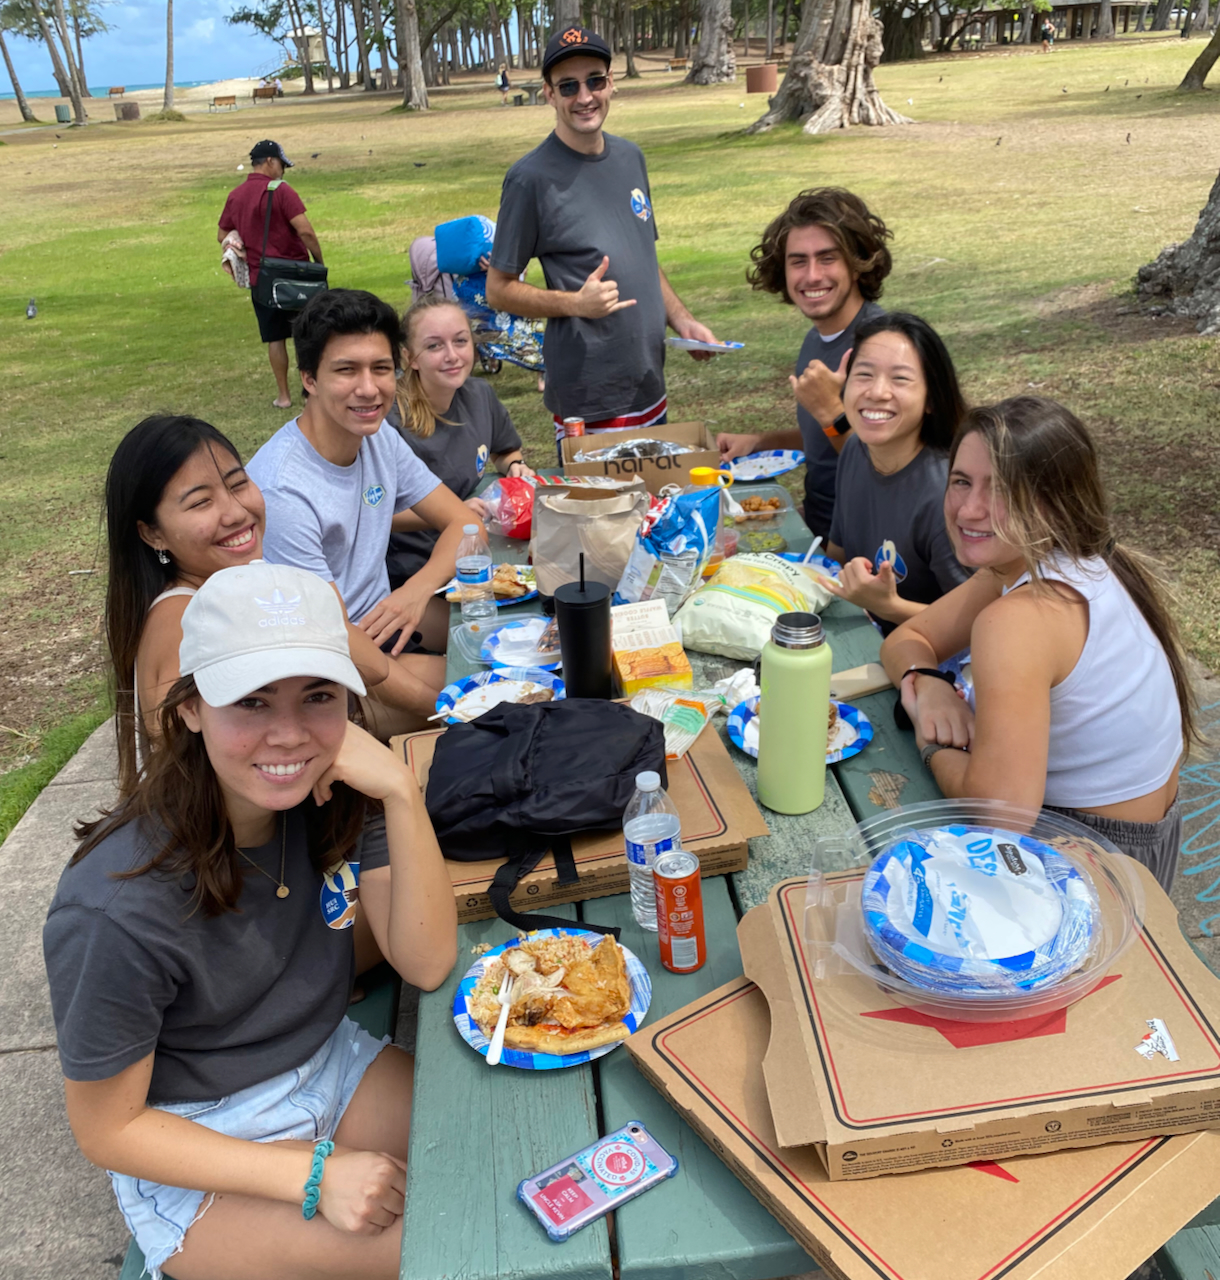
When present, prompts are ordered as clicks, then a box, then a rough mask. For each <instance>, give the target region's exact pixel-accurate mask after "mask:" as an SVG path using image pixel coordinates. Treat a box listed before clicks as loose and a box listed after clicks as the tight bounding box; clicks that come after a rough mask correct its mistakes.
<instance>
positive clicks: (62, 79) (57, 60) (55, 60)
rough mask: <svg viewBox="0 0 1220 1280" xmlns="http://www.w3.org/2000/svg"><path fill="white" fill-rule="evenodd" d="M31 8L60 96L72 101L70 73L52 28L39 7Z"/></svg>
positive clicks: (33, 6)
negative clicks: (45, 47) (48, 55)
mask: <svg viewBox="0 0 1220 1280" xmlns="http://www.w3.org/2000/svg"><path fill="white" fill-rule="evenodd" d="M31 8H32V9H33V11H34V17H35V19H36V20H37V22H38V29H39V30H40V31H41V32H42V40H43V43H44V44H45V45H46V46H47V52H48V53H49V54H50V55H51V69H52V71H53V72H54V75H55V83H56V85H58V87H59V96H60V97H61V98H69V99H70V98H71V97H72V88H73V86H72V82H71V80H69V79H68V73H67V71H66V70H65V69H64V62H63V59H62V58H61V57H60V56H59V46H58V45H57V44H56V43H55V37H54V36H53V35H51V28H50V27H49V26H48V25H47V19H46V15H45V14H44V13H43V12H42V8H41V7H40V6H39V5H32V6H31ZM74 105H75V104H74Z"/></svg>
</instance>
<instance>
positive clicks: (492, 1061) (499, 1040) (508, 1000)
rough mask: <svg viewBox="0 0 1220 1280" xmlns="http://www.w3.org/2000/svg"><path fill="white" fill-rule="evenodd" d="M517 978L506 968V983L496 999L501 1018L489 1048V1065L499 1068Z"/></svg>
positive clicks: (503, 983) (501, 984) (502, 985)
mask: <svg viewBox="0 0 1220 1280" xmlns="http://www.w3.org/2000/svg"><path fill="white" fill-rule="evenodd" d="M515 982H516V978H515V977H514V976H513V975H512V974H511V973H510V972H508V969H507V967H506V968H505V974H504V981H503V982H501V983H500V993H499V995H498V996H496V999H497V1000H499V1002H500V1016H499V1018H498V1019H497V1020H496V1029H495V1031H494V1032H492V1036H491V1044H490V1045H489V1046H488V1048H487V1065H488V1066H489V1067H498V1066H499V1065H500V1058H501V1055H502V1054H503V1053H504V1032H505V1030H506V1029H507V1027H508V1010H509V1007H510V1006H511V1004H512V1002H513V985H514V983H515Z"/></svg>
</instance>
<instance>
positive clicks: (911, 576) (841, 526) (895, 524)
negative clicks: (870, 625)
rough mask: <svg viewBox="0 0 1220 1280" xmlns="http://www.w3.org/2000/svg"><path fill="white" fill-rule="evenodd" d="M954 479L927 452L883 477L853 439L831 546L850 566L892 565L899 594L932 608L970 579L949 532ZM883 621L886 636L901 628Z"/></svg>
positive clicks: (939, 457) (844, 458)
mask: <svg viewBox="0 0 1220 1280" xmlns="http://www.w3.org/2000/svg"><path fill="white" fill-rule="evenodd" d="M948 479H949V459H948V458H947V457H946V456H945V454H943V453H940V452H938V451H937V450H935V449H929V448H928V447H927V446H926V445H925V446H924V447H923V448H922V449H920V451H919V452H918V453H917V454H916V455H915V457H914V458H912V459H911V461H910V462H908V463H907V465H906V466H905V467H903V468H902V470H901V471H896V472H894V474H893V475H888V476H884V475H882V474H881V473H880V472H879V471H877V470H875V469H874V467H873V464H872V460H871V459H870V458H869V456H868V449H866V448H865V446H864V443H863V442H862V441H861V440H859V439H858V438H857V437H856V436H854V435H853V436H849V437H848V440H847V443H846V444H845V445H844V446H843V452H842V453H841V454H840V455H839V484H838V493H837V494H836V497H835V511H834V519H833V520H832V521H831V526H830V541H831V542H833V543H835V544H836V545H837V546H840V547H842V548H843V554H844V558H845V559H847V560H851V559H853V558H854V557H855V556H863V557H864V558H865V559H866V560H871V561H872V564H873V569H874V570H875V571H876V570H879V569H880V567H881V562H882V560H892V561H893V564H894V576H895V577H896V578H897V579H898V594H899V595H900V596H901V597H902V598H903V599H904V600H913V601H915V602H916V603H918V604H932V603H933V602H934V601H936V600H939V599H940V598H941V596H943V595H945V594H946V593H948V592H950V591H952V590H953V588H954V587H956V586H959V585H960V584H961V583H963V582H965V581H966V579H967V578H968V577H969V576H970V571H969V570H968V569H966V568H965V567H964V566H963V565H961V564H960V563H959V562H958V559H957V557H956V556H955V555H954V554H953V544H952V542H950V540H949V531H948V529H946V527H945V511H944V503H945V485H946V483H947V482H948ZM876 621H877V625H878V627H879V628H880V629H881V634H882V635H889V633H890V632H891V631H893V630H894V627H895V625H896V624H895V623H893V622H885V621H882V620H881V619H880V618H878V619H877V620H876Z"/></svg>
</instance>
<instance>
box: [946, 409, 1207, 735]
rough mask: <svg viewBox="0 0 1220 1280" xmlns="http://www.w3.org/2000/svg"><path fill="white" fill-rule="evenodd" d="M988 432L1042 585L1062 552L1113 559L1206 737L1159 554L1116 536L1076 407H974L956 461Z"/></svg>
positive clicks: (1033, 576) (1185, 727)
mask: <svg viewBox="0 0 1220 1280" xmlns="http://www.w3.org/2000/svg"><path fill="white" fill-rule="evenodd" d="M972 434H975V435H978V436H980V437H981V438H982V440H983V443H984V445H985V446H986V448H987V453H988V456H989V457H990V459H991V473H992V488H993V493H994V494H995V496H996V497H997V498H999V499H1000V500H1001V501H1002V502H1003V503H1004V505H1005V507H1006V509H1007V517H1006V520H1005V528H1004V538H1005V540H1006V541H1007V542H1010V543H1011V544H1012V545H1013V546H1014V547H1016V548H1017V549H1018V550H1020V552H1021V555H1022V558H1023V559H1024V561H1025V568H1026V570H1027V571H1028V573H1029V577H1030V583H1031V586H1033V587H1034V588H1035V589H1037V588H1038V587H1039V585H1040V584H1043V583H1044V582H1045V579H1044V578H1043V576H1042V566H1043V564H1045V562H1046V561H1047V560H1048V559H1049V558H1050V556H1051V555H1052V554H1054V553H1055V552H1059V553H1060V554H1062V555H1064V556H1066V557H1067V558H1068V559H1069V560H1071V561H1072V563H1073V564H1075V565H1082V564H1083V563H1084V561H1086V560H1104V561H1105V562H1106V564H1107V565H1109V567H1110V568H1111V569H1112V570H1113V571H1114V575H1115V577H1117V578H1118V580H1119V582H1121V583H1122V585H1123V587H1124V589H1125V590H1126V592H1127V594H1128V595H1129V596H1130V597H1131V599H1132V601H1133V602H1134V603H1135V607H1136V608H1137V609H1138V610H1139V611H1140V613H1141V614H1142V615H1143V618H1144V621H1145V622H1147V624H1148V626H1149V628H1150V629H1151V631H1152V634H1153V635H1154V636H1155V637H1156V638H1157V640H1158V641H1159V643H1160V645H1161V648H1162V649H1164V651H1165V657H1166V658H1167V659H1168V660H1169V668H1170V670H1171V671H1172V673H1173V684H1174V689H1175V690H1176V692H1177V696H1178V707H1179V708H1180V710H1181V716H1182V737H1183V739H1184V740H1185V742H1186V744H1187V745H1188V746H1189V745H1190V744H1191V743H1198V742H1202V737H1201V735H1200V733H1199V729H1198V725H1197V722H1196V719H1195V699H1194V694H1193V692H1192V690H1191V685H1190V677H1189V674H1188V672H1187V669H1186V656H1185V651H1184V649H1183V647H1182V639H1181V636H1180V634H1179V632H1178V626H1177V623H1176V622H1175V621H1174V618H1173V614H1172V612H1171V611H1170V605H1169V600H1168V598H1167V596H1166V593H1165V591H1164V589H1163V588H1162V587H1161V585H1160V582H1159V580H1158V576H1157V574H1156V572H1155V570H1154V568H1153V567H1152V565H1151V563H1150V562H1149V561H1148V560H1146V559H1145V558H1144V557H1143V556H1141V555H1139V554H1137V553H1136V552H1134V551H1132V550H1131V549H1130V548H1129V547H1124V546H1121V545H1120V544H1119V543H1118V542H1117V541H1116V539H1115V537H1114V533H1113V530H1112V524H1111V518H1110V504H1109V501H1108V499H1107V497H1106V491H1105V487H1104V485H1103V484H1102V481H1101V469H1100V467H1099V466H1098V463H1097V449H1096V447H1095V445H1094V444H1093V440H1092V438H1091V437H1090V435H1089V433H1088V431H1087V430H1086V429H1085V427H1084V424H1083V423H1082V422H1081V421H1080V419H1079V418H1077V417H1076V415H1075V414H1074V413H1072V412H1071V411H1070V410H1068V409H1065V408H1064V407H1063V405H1061V404H1059V403H1057V402H1056V401H1054V400H1048V399H1046V398H1044V397H1042V396H1014V397H1013V398H1012V399H1010V400H1003V401H1001V402H1000V403H999V404H995V405H990V406H984V407H980V408H977V409H971V410H970V411H969V412H968V413H967V414H966V416H965V418H964V419H963V420H962V425H961V429H960V430H959V431H958V433H957V437H956V438H955V439H954V441H953V447H952V449H951V450H950V452H949V469H950V471H952V469H953V463H954V460H955V459H956V457H957V451H958V449H959V448H960V447H961V443H962V441H963V440H964V439H965V438H966V437H967V436H968V435H972Z"/></svg>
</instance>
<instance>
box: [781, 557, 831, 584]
mask: <svg viewBox="0 0 1220 1280" xmlns="http://www.w3.org/2000/svg"><path fill="white" fill-rule="evenodd" d="M779 558H780V559H781V560H787V561H788V563H789V564H807V565H809V566H810V568H813V569H821V571H822V572H823V573H828V574H830V576H831V577H832V578H837V577H838V576H839V574H841V573H842V572H843V566H842V565H841V564H840V563H839V562H838V561H837V560H832V559H831V558H830V557H829V556H824V555H821V554H819V553H818V552H816V551H815V552H814V553H813V555H811V556H810V557H809V559H808V560H806V559H805V553H804V552H803V551H781V552H779Z"/></svg>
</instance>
